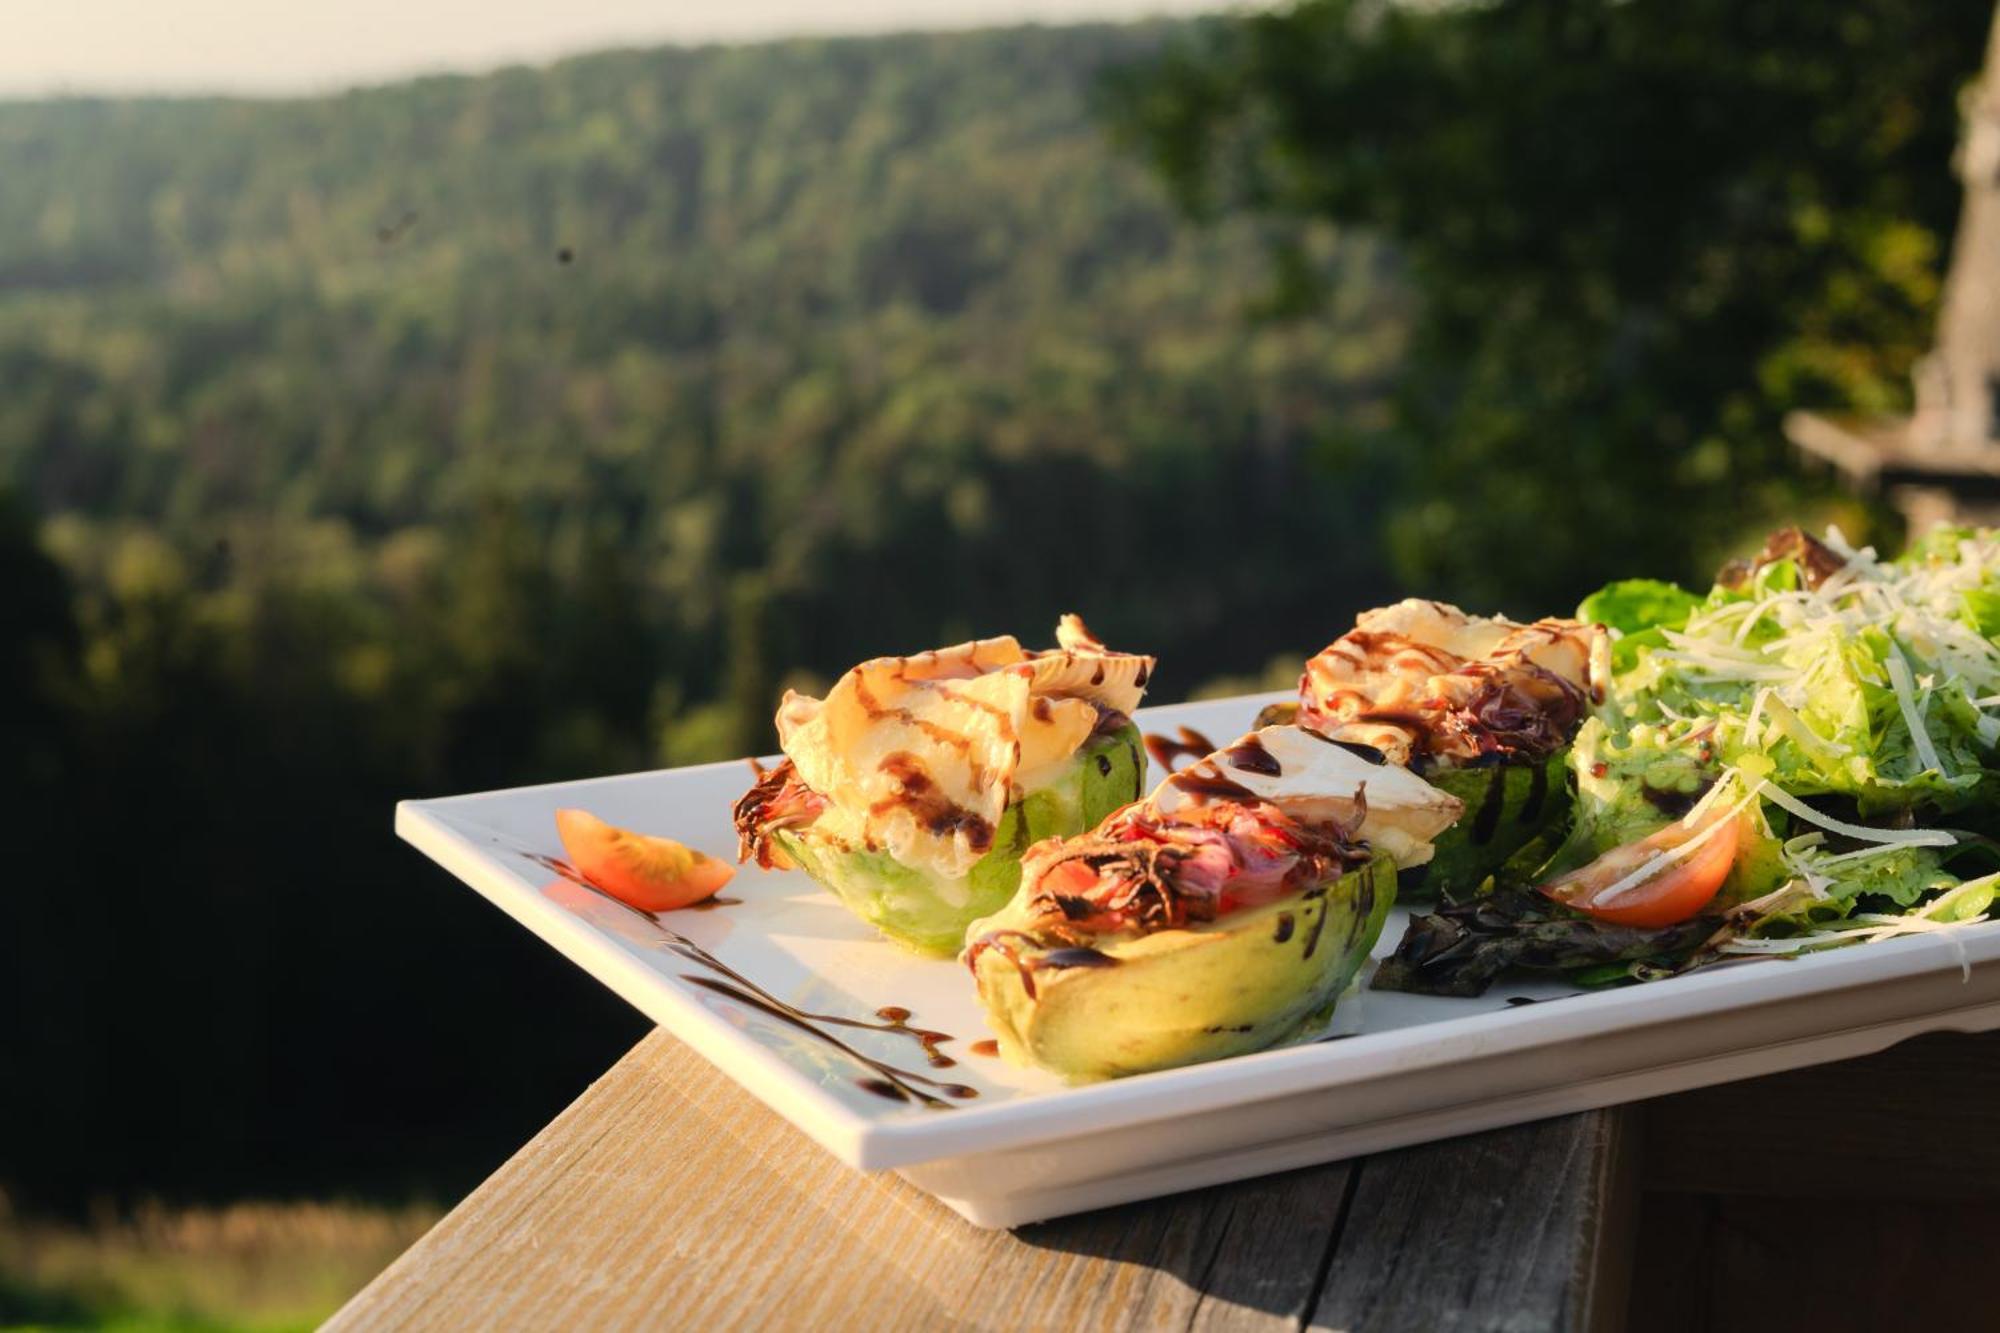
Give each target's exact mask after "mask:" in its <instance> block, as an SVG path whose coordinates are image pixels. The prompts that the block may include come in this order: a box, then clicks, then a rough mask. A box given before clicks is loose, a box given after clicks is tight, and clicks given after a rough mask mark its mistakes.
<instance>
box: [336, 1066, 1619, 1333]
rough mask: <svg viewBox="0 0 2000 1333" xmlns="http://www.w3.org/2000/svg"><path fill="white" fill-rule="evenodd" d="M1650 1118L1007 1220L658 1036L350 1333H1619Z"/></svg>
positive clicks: (519, 1160)
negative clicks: (832, 1148)
mask: <svg viewBox="0 0 2000 1333" xmlns="http://www.w3.org/2000/svg"><path fill="white" fill-rule="evenodd" d="M1624 1123H1625V1122H1624V1118H1623V1116H1622V1114H1621V1113H1616V1112H1595V1113H1591V1114H1588V1115H1582V1116H1571V1117H1567V1118H1564V1119H1561V1120H1554V1121H1546V1122H1543V1123H1541V1124H1537V1125H1529V1126H1523V1127H1521V1128H1518V1129H1511V1130H1500V1131H1496V1132H1493V1133H1489V1134H1482V1135H1477V1136H1473V1137H1471V1138H1466V1139H1459V1140H1454V1141H1451V1142H1447V1143H1441V1144H1434V1145H1430V1146H1427V1147H1423V1148H1416V1149H1408V1150H1404V1151H1401V1152H1395V1153H1387V1154H1383V1155H1381V1156H1378V1157H1374V1158H1369V1159H1365V1160H1363V1161H1359V1162H1353V1163H1337V1164H1333V1165H1328V1166H1322V1167H1314V1168H1308V1169H1306V1170H1302V1171H1294V1172H1289V1173H1286V1174H1284V1175H1278V1176H1269V1177H1265V1178H1262V1179H1259V1180H1251V1181H1243V1182H1239V1183H1236V1184H1232V1185H1224V1186H1218V1187H1215V1188H1213V1189H1206V1190H1199V1191H1195V1192H1192V1193H1189V1194H1182V1195H1177V1196H1174V1197H1172V1198H1167V1199H1159V1200H1153V1201H1149V1202H1144V1203H1137V1204H1129V1205H1126V1206H1124V1207H1120V1208H1112V1209H1106V1210H1103V1211H1100V1212H1096V1213H1088V1214H1083V1215H1081V1216H1078V1217H1071V1218H1062V1219H1058V1220H1056V1221H1053V1222H1046V1223H1040V1224H1037V1225H1035V1226H1030V1227H1023V1228H1020V1229H1019V1230H1017V1231H1013V1232H1004V1231H1003V1232H994V1231H981V1230H978V1229H977V1228H974V1227H972V1226H969V1225H968V1224H966V1223H965V1222H964V1221H963V1220H961V1219H960V1218H959V1217H958V1216H957V1215H956V1214H954V1213H952V1212H950V1211H949V1210H948V1209H946V1208H945V1207H944V1206H943V1205H941V1204H939V1203H937V1202H936V1201H934V1200H933V1199H931V1198H930V1197H929V1196H927V1195H925V1194H923V1193H921V1192H919V1191H917V1190H916V1189H914V1188H912V1187H910V1186H908V1185H905V1184H904V1183H903V1182H902V1181H901V1180H900V1179H898V1178H897V1177H895V1176H893V1175H876V1176H870V1175H863V1174H861V1173H859V1172H856V1171H850V1170H848V1169H847V1168H845V1167H843V1166H841V1165H840V1164H839V1163H838V1162H836V1161H835V1160H834V1159H833V1158H832V1157H831V1156H829V1155H828V1154H827V1153H825V1152H824V1151H822V1150H821V1149H820V1148H819V1147H817V1146H816V1145H814V1144H813V1143H811V1142H810V1141H809V1140H807V1139H806V1138H805V1136H804V1135H802V1134H799V1133H798V1132H796V1131H795V1130H793V1129H792V1128H791V1127H790V1126H788V1125H786V1124H784V1123H783V1122H782V1121H780V1120H779V1119H778V1118H777V1117H776V1116H775V1115H773V1114H772V1113H771V1112H769V1111H767V1110H766V1109H765V1108H764V1107H763V1106H762V1105H760V1104H759V1103H757V1102H756V1101H755V1100H754V1099H753V1098H751V1097H750V1096H749V1095H748V1094H746V1093H744V1092H743V1091H741V1090H740V1089H738V1088H737V1087H736V1086H735V1085H734V1084H733V1083H731V1082H730V1081H729V1080H727V1079H725V1078H723V1077H721V1076H720V1075H717V1074H716V1073H714V1071H713V1070H711V1069H710V1068H709V1067H708V1065H707V1064H706V1063H705V1062H704V1061H702V1060H701V1059H700V1058H699V1057H698V1056H696V1055H694V1054H693V1053H692V1052H691V1051H689V1050H688V1049H687V1048H686V1047H684V1046H682V1045H681V1044H680V1043H679V1042H677V1041H675V1040H674V1039H673V1038H671V1037H669V1036H668V1035H667V1034H665V1033H664V1032H655V1033H653V1034H651V1035H650V1036H648V1037H647V1038H646V1039H645V1040H644V1041H642V1042H641V1043H640V1044H639V1045H638V1046H637V1047H635V1048H634V1049H633V1051H632V1052H631V1054H629V1055H628V1056H626V1058H625V1059H624V1060H622V1061H620V1062H619V1063H618V1065H617V1066H615V1067H614V1068H613V1069H612V1070H611V1071H610V1072H609V1073H608V1074H606V1075H605V1076H604V1077H603V1078H602V1079H600V1080H599V1081H598V1082H597V1083H596V1084H594V1085H592V1087H591V1088H590V1089H589V1090H588V1091H587V1092H586V1093H585V1094H584V1095H583V1096H582V1097H580V1098H579V1099H578V1100H577V1101H576V1103H575V1104H574V1105H572V1106H571V1107H570V1108H569V1109H568V1110H566V1111H565V1112H564V1113H563V1114H562V1115H561V1116H559V1117H558V1118H557V1119H556V1120H555V1121H554V1122H553V1123H551V1124H550V1125H549V1127H548V1128H547V1129H546V1130H544V1131H543V1132H542V1133H541V1134H540V1135H538V1136H537V1137H536V1138H535V1139H534V1141H533V1142H531V1143H529V1144H528V1145H527V1147H525V1148H523V1149H522V1150H521V1152H520V1153H518V1154H517V1155H516V1156H515V1157H514V1158H513V1160H511V1161H510V1162H508V1163H507V1164H506V1165H505V1166H504V1167H502V1168H501V1169H500V1170H499V1171H498V1172H496V1173H495V1174H494V1175H493V1177H492V1178H491V1179H490V1180H488V1181H487V1182H486V1183H485V1184H483V1185H481V1186H480V1187H479V1188H478V1189H477V1190H476V1191H474V1192H473V1193H472V1194H471V1195H470V1196H469V1197H468V1198H467V1199H466V1200H465V1201H464V1202H463V1203H462V1204H460V1205H459V1206H458V1207H457V1208H456V1209H454V1210H453V1211H452V1212H451V1214H450V1215H449V1216H447V1217H446V1218H445V1219H444V1220H443V1221H442V1222H440V1223H439V1224H438V1225H437V1227H436V1228H435V1229H434V1230H433V1231H432V1232H431V1233H430V1234H429V1235H428V1236H426V1237H425V1238H424V1239H423V1240H422V1241H421V1242H419V1243H418V1244H417V1245H416V1246H415V1247H413V1248H412V1249H411V1250H410V1251H409V1252H408V1253H407V1254H405V1255H404V1256H403V1257H402V1258H401V1259H399V1260H397V1261H396V1262H395V1263H394V1264H393V1265H391V1266H390V1267H389V1268H388V1269H387V1270H386V1271H385V1272H384V1273H383V1274H382V1275H381V1276H380V1277H379V1278H377V1279H376V1280H375V1281H374V1282H373V1283H372V1284H370V1285H369V1286H368V1287H367V1288H366V1289H365V1290H363V1291H362V1292H361V1293H360V1294H359V1295H357V1296H356V1297H355V1298H354V1299H353V1300H352V1301H351V1302H349V1303H348V1305H347V1306H346V1307H345V1308H344V1309H343V1310H341V1312H340V1313H339V1314H337V1315H336V1316H335V1317H334V1319H333V1320H332V1322H331V1323H330V1325H329V1327H331V1328H335V1329H380V1328H453V1329H457V1328H480V1329H516V1328H518V1329H529V1328H534V1329H541V1328H593V1329H598V1328H669V1327H671V1328H738V1327H753V1326H755V1327H769V1328H815V1329H845V1328H857V1329H859V1328H865V1329H903V1328H910V1329H932V1328H995V1329H998V1328H1006V1329H1022V1328H1026V1329H1069V1328H1091V1329H1096V1328H1146V1329H1151V1328H1175V1329H1280V1328H1284V1329H1291V1328H1299V1327H1301V1326H1304V1325H1307V1324H1310V1325H1312V1326H1313V1327H1325V1328H1355V1329H1369V1330H1377V1329H1380V1330H1397V1329H1465V1330H1470V1329H1538V1330H1539V1329H1582V1328H1586V1327H1616V1325H1617V1319H1618V1317H1619V1316H1621V1315H1622V1312H1623V1308H1624V1289H1623V1286H1622V1282H1621V1276H1620V1266H1619V1264H1618V1263H1617V1262H1616V1259H1617V1256H1618V1255H1620V1254H1622V1252H1623V1250H1624V1248H1625V1247H1624V1246H1623V1245H1622V1244H1609V1245H1600V1244H1599V1240H1600V1237H1603V1236H1607V1235H1608V1236H1611V1237H1613V1238H1614V1239H1616V1238H1617V1237H1618V1236H1619V1235H1620V1234H1621V1232H1620V1223H1619V1221H1618V1218H1619V1217H1620V1213H1619V1211H1618V1208H1617V1202H1616V1196H1617V1194H1618V1189H1617V1186H1618V1183H1619V1181H1620V1180H1621V1178H1622V1176H1621V1172H1622V1170H1623V1167H1622V1165H1621V1164H1622V1163H1623V1162H1624V1161H1625V1160H1626V1158H1627V1156H1628V1154H1626V1153H1625V1152H1624V1151H1623V1145H1624V1144H1625V1142H1626V1141H1627V1139H1626V1135H1625V1132H1624V1130H1623V1128H1622V1126H1623V1125H1624Z"/></svg>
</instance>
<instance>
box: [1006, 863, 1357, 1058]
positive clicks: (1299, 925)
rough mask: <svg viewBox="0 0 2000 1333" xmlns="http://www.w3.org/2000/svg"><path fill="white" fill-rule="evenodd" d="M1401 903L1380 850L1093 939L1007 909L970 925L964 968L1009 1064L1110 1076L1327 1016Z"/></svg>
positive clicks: (1251, 1046)
mask: <svg viewBox="0 0 2000 1333" xmlns="http://www.w3.org/2000/svg"><path fill="white" fill-rule="evenodd" d="M1395 900H1396V867H1395V864H1394V862H1393V861H1391V860H1390V859H1389V858H1388V857H1386V856H1378V857H1376V858H1375V859H1374V860H1373V861H1370V862H1368V863H1367V864H1365V865H1362V866H1360V867H1357V868H1356V869H1353V870H1350V871H1348V872H1347V873H1346V874H1344V875H1342V876H1341V877H1340V878H1339V879H1337V880H1334V881H1333V882H1332V883H1328V884H1318V885H1313V886H1310V887H1307V888H1304V889H1299V890H1295V891H1294V892H1292V893H1290V894H1287V895H1286V896H1285V897H1283V898H1280V899H1277V900H1276V901H1274V902H1271V903H1268V904H1265V905H1263V906H1260V907H1255V908H1248V909H1245V910H1243V911H1240V912H1234V913H1231V914H1229V915H1227V916H1224V917H1221V918H1219V919H1217V920H1214V921H1210V922H1205V923H1203V924H1200V925H1196V926H1191V927H1187V928H1184V929H1176V930H1161V931H1154V932H1152V933H1149V934H1143V935H1134V936H1129V937H1123V938H1107V939H1106V940H1104V941H1102V942H1100V943H1099V944H1098V945H1097V946H1096V947H1095V948H1089V949H1078V948H1066V947H1062V946H1061V945H1044V944H1040V943H1037V942H1036V941H1035V940H1034V938H1033V937H1032V936H1030V935H1028V934H1026V933H1018V932H1017V929H1016V927H1017V924H1018V923H1015V922H1013V921H1011V920H1010V918H1009V913H1007V912H1002V913H1000V914H998V915H996V916H994V917H992V918H989V919H987V920H985V921H980V922H977V923H975V924H974V926H973V927H972V930H971V931H970V933H969V937H970V938H972V939H973V940H974V941H975V950H976V952H975V953H974V954H973V957H972V971H973V975H974V977H975V978H976V979H977V982H978V987H979V998H980V1001H981V1003H982V1004H983V1005H984V1006H985V1009H986V1015H987V1022H988V1023H989V1024H990V1025H991V1027H992V1029H993V1031H994V1033H995V1034H996V1036H997V1037H998V1039H999V1044H1000V1051H1001V1054H1002V1055H1004V1056H1006V1057H1007V1058H1008V1059H1009V1060H1010V1061H1012V1062H1014V1063H1016V1064H1026V1065H1036V1066H1040V1067H1041V1068H1044V1069H1048V1070H1052V1071H1054V1072H1055V1073H1058V1074H1061V1075H1062V1076H1064V1077H1065V1078H1067V1079H1069V1080H1071V1081H1072V1082H1084V1081H1090V1080H1095V1079H1105V1078H1116V1077H1119V1076H1121V1075H1125V1074H1138V1073H1144V1072H1147V1071H1149V1070H1155V1069H1169V1068H1173V1067H1175V1066H1177V1065H1187V1064H1197V1063H1200V1062H1202V1061H1206V1060H1219V1059H1222V1058H1224V1057H1226V1056H1232V1055H1242V1054H1244V1053H1246V1052H1250V1051H1257V1050H1262V1049H1265V1048H1266V1047H1270V1046H1275V1045H1278V1044H1280V1043H1283V1042H1285V1041H1289V1040H1291V1039H1292V1038H1294V1037H1296V1036H1298V1035H1299V1034H1300V1033H1301V1032H1304V1031H1308V1030H1310V1029H1311V1028H1312V1027H1314V1026H1315V1025H1317V1024H1319V1023H1321V1022H1324V1021H1325V1019H1326V1017H1327V1016H1328V1015H1329V1014H1330V1013H1331V1011H1332V1009H1333V1004H1334V1001H1336V1000H1337V999H1339V998H1340V996H1341V994H1342V993H1343V992H1344V991H1346V990H1347V988H1348V987H1349V986H1350V985H1351V984H1352V983H1353V981H1354V979H1355V976H1356V974H1357V973H1359V971H1360V970H1361V966H1362V964H1363V963H1365V962H1366V961H1367V959H1368V955H1369V952H1370V950H1372V949H1373V948H1374V947H1375V942H1376V940H1377V939H1378V938H1379V937H1380V935H1381V933H1382V923H1383V921H1384V920H1385V919H1386V918H1387V917H1388V914H1389V909H1390V907H1391V906H1392V905H1393V904H1394V903H1395ZM996 933H997V934H998V935H999V939H998V942H997V944H995V945H993V946H989V947H979V946H978V944H977V943H976V942H977V941H979V940H981V939H982V938H985V937H989V936H992V935H995V934H996Z"/></svg>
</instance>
